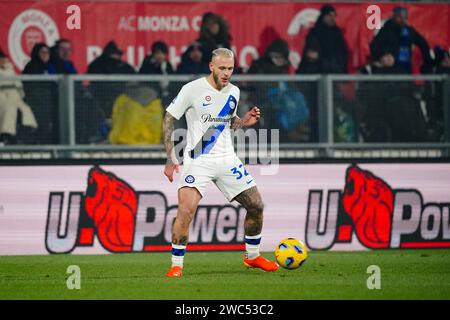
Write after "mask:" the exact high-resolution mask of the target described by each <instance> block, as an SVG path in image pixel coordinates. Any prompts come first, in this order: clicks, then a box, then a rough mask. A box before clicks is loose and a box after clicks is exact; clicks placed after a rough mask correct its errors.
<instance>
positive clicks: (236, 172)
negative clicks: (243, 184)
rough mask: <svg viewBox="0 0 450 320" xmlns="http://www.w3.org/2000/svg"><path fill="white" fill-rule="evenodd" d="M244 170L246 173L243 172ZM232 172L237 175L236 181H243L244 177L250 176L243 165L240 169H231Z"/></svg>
mask: <svg viewBox="0 0 450 320" xmlns="http://www.w3.org/2000/svg"><path fill="white" fill-rule="evenodd" d="M242 170H243V171H244V172H242ZM230 171H231V172H232V173H233V174H234V175H236V180H240V179H242V177H246V176H248V172H247V170H246V169H245V168H244V165H243V164H242V163H241V164H240V165H239V166H238V167H233V168H231V169H230Z"/></svg>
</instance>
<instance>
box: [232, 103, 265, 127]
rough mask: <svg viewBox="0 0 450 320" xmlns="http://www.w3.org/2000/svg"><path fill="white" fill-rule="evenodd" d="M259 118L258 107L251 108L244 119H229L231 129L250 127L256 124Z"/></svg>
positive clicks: (235, 117) (236, 117)
mask: <svg viewBox="0 0 450 320" xmlns="http://www.w3.org/2000/svg"><path fill="white" fill-rule="evenodd" d="M259 118H261V111H260V110H259V108H258V107H253V108H252V109H251V110H250V111H249V112H247V113H246V114H245V116H244V117H242V119H241V118H239V117H238V116H234V117H233V118H231V129H240V128H243V127H250V126H252V125H254V124H255V123H257V122H258V121H259Z"/></svg>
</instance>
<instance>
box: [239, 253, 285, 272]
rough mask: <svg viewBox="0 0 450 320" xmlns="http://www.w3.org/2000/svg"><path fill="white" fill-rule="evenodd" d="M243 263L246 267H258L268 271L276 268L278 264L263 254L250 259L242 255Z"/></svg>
mask: <svg viewBox="0 0 450 320" xmlns="http://www.w3.org/2000/svg"><path fill="white" fill-rule="evenodd" d="M244 265H245V266H246V267H247V268H259V269H262V270H264V271H267V272H270V271H275V270H278V264H277V263H275V262H272V261H269V260H267V259H266V258H264V257H263V256H257V257H256V258H255V259H253V260H250V259H247V257H244Z"/></svg>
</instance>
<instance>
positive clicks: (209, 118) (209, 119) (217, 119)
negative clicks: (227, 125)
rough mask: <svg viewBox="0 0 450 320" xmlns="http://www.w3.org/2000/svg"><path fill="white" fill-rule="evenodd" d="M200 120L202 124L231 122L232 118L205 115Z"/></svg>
mask: <svg viewBox="0 0 450 320" xmlns="http://www.w3.org/2000/svg"><path fill="white" fill-rule="evenodd" d="M200 120H201V122H202V123H206V122H230V121H231V118H222V117H213V116H212V115H211V114H210V113H204V114H202V115H201V117H200Z"/></svg>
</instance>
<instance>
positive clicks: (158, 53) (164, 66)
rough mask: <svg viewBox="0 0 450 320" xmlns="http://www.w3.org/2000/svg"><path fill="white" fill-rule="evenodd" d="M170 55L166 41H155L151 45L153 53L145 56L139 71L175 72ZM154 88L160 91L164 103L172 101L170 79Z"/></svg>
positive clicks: (165, 73)
mask: <svg viewBox="0 0 450 320" xmlns="http://www.w3.org/2000/svg"><path fill="white" fill-rule="evenodd" d="M168 55H169V48H168V47H167V44H166V43H165V42H163V41H156V42H154V43H153V44H152V47H151V54H150V55H148V56H146V57H145V59H144V61H143V62H142V66H141V69H140V70H139V73H141V74H157V75H167V74H173V73H174V70H173V68H172V65H171V64H170V62H169V58H168ZM154 88H155V89H156V90H157V91H158V94H159V96H160V97H161V98H162V99H163V103H164V104H166V103H169V102H170V101H169V100H170V97H169V90H170V82H169V81H168V80H165V79H163V80H161V81H160V82H159V84H158V85H155V86H154Z"/></svg>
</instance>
